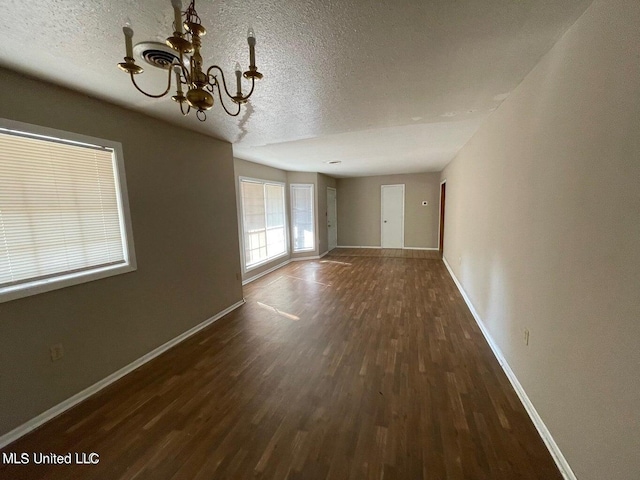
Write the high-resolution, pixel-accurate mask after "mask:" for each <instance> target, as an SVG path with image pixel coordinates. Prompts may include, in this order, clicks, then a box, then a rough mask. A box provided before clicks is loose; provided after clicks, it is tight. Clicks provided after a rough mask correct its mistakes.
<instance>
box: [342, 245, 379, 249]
mask: <svg viewBox="0 0 640 480" xmlns="http://www.w3.org/2000/svg"><path fill="white" fill-rule="evenodd" d="M336 248H378V249H379V248H382V247H372V246H362V245H338V246H337V247H336Z"/></svg>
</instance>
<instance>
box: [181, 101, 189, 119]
mask: <svg viewBox="0 0 640 480" xmlns="http://www.w3.org/2000/svg"><path fill="white" fill-rule="evenodd" d="M180 111H181V112H182V116H183V117H186V116H187V115H189V112H190V111H191V105H187V111H186V112H185V111H184V107H183V106H182V102H180Z"/></svg>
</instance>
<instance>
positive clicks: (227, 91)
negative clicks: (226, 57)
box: [207, 65, 233, 113]
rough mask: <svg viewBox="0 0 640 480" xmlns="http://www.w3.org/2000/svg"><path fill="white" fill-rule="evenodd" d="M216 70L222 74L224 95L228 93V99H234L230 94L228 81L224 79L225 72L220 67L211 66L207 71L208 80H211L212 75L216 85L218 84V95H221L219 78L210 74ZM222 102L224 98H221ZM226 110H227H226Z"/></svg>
mask: <svg viewBox="0 0 640 480" xmlns="http://www.w3.org/2000/svg"><path fill="white" fill-rule="evenodd" d="M214 68H215V69H217V70H218V71H219V72H220V76H221V77H222V86H223V87H224V93H226V94H227V97H229V98H233V95H231V94H230V93H229V90H228V89H227V82H226V81H225V79H224V72H223V71H222V69H221V68H220V67H219V66H217V65H212V66H210V67H209V68H208V69H207V78H209V76H210V75H211V76H212V77H213V78H214V79H215V81H216V83H217V84H218V94H220V82H218V77H216V76H215V75H213V74H211V73H209V72H211V70H213V69H214ZM220 101H222V97H221V98H220ZM225 110H226V109H225ZM227 113H228V112H227Z"/></svg>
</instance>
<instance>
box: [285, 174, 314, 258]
mask: <svg viewBox="0 0 640 480" xmlns="http://www.w3.org/2000/svg"><path fill="white" fill-rule="evenodd" d="M313 200H314V199H313V184H293V185H291V226H292V229H293V251H294V252H302V251H305V250H314V249H315V248H316V247H315V238H316V235H315V224H314V220H313V205H314V201H313Z"/></svg>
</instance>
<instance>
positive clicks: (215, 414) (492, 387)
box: [0, 249, 562, 480]
mask: <svg viewBox="0 0 640 480" xmlns="http://www.w3.org/2000/svg"><path fill="white" fill-rule="evenodd" d="M397 252H399V253H397ZM245 296H246V299H247V303H246V305H244V306H242V307H241V308H239V309H238V310H236V311H235V312H233V313H231V314H229V315H227V316H226V317H224V318H223V319H221V320H219V321H218V322H216V323H215V324H213V325H212V326H210V327H208V328H207V329H205V330H203V331H202V332H200V333H198V334H196V335H195V336H193V337H191V338H190V339H188V340H186V341H185V342H183V343H182V344H180V345H178V346H177V347H175V348H173V349H171V350H170V351H168V352H166V353H165V354H163V355H162V356H160V357H158V358H156V359H154V360H152V361H151V362H150V363H148V364H146V365H144V366H142V367H141V368H139V369H138V370H136V371H134V372H132V373H131V374H130V375H128V376H126V377H124V378H123V379H121V380H120V381H118V382H117V383H115V384H113V385H111V386H110V387H108V388H107V389H105V390H103V391H102V392H100V393H99V394H97V395H95V396H93V397H91V398H90V399H88V400H87V401H85V402H83V403H82V404H80V405H78V406H77V407H75V408H73V409H72V410H70V411H68V412H66V413H65V414H63V415H61V416H60V417H58V418H56V419H54V420H52V421H51V422H49V423H47V424H45V425H44V426H42V427H41V428H39V429H38V430H36V431H35V432H32V433H31V434H29V435H27V436H25V437H23V438H22V439H20V440H18V441H17V442H15V443H14V444H12V445H9V446H7V447H6V448H5V449H4V450H3V452H44V453H49V452H54V453H59V454H64V453H67V452H86V453H90V452H96V453H98V454H99V455H100V463H99V464H97V465H73V466H66V465H33V464H29V465H22V466H17V465H13V466H9V465H1V464H0V478H2V479H45V478H46V479H51V480H55V479H70V478H73V479H154V480H155V479H159V480H162V479H174V480H178V479H245V478H246V479H248V478H262V479H285V478H286V479H291V480H294V479H304V480H313V479H374V478H375V479H411V480H413V479H430V480H431V479H434V480H435V479H473V480H481V479H487V480H489V479H490V480H498V479H505V480H514V479H544V480H553V479H561V478H562V477H561V475H560V473H559V472H558V470H557V469H556V467H555V465H554V463H553V461H552V459H551V457H550V455H549V453H548V451H547V450H546V448H545V447H544V444H543V442H542V440H541V439H540V437H539V436H538V434H537V432H536V429H535V427H534V426H533V424H532V423H531V421H530V420H529V418H528V416H527V414H526V412H525V410H524V408H523V407H522V405H521V403H520V402H519V400H518V398H517V396H516V394H515V392H514V391H513V389H512V387H511V385H510V384H509V382H508V380H507V378H506V377H505V375H504V373H503V372H502V370H501V368H500V366H499V364H498V362H497V361H496V359H495V357H494V356H493V354H492V352H491V350H490V348H489V346H488V345H487V344H486V342H485V340H484V338H483V336H482V334H481V332H480V330H479V329H478V327H477V325H476V324H475V322H474V320H473V318H472V316H471V314H470V312H469V311H468V309H467V308H466V306H465V304H464V301H463V300H462V298H461V296H460V294H459V292H458V291H457V290H456V287H455V285H454V283H453V281H452V280H451V278H450V276H449V274H448V272H447V271H446V268H445V267H444V265H443V263H442V261H441V260H439V259H437V252H425V251H411V250H405V251H402V250H400V251H384V250H370V249H366V250H365V249H363V250H356V249H336V250H334V251H332V252H331V254H329V255H328V256H326V257H324V258H323V259H321V260H317V261H308V262H294V263H291V264H289V265H288V266H286V267H284V268H282V269H279V270H277V271H275V272H273V273H271V274H269V275H267V276H265V277H262V278H261V279H259V280H257V281H255V282H253V283H251V284H249V285H248V286H247V287H245Z"/></svg>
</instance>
